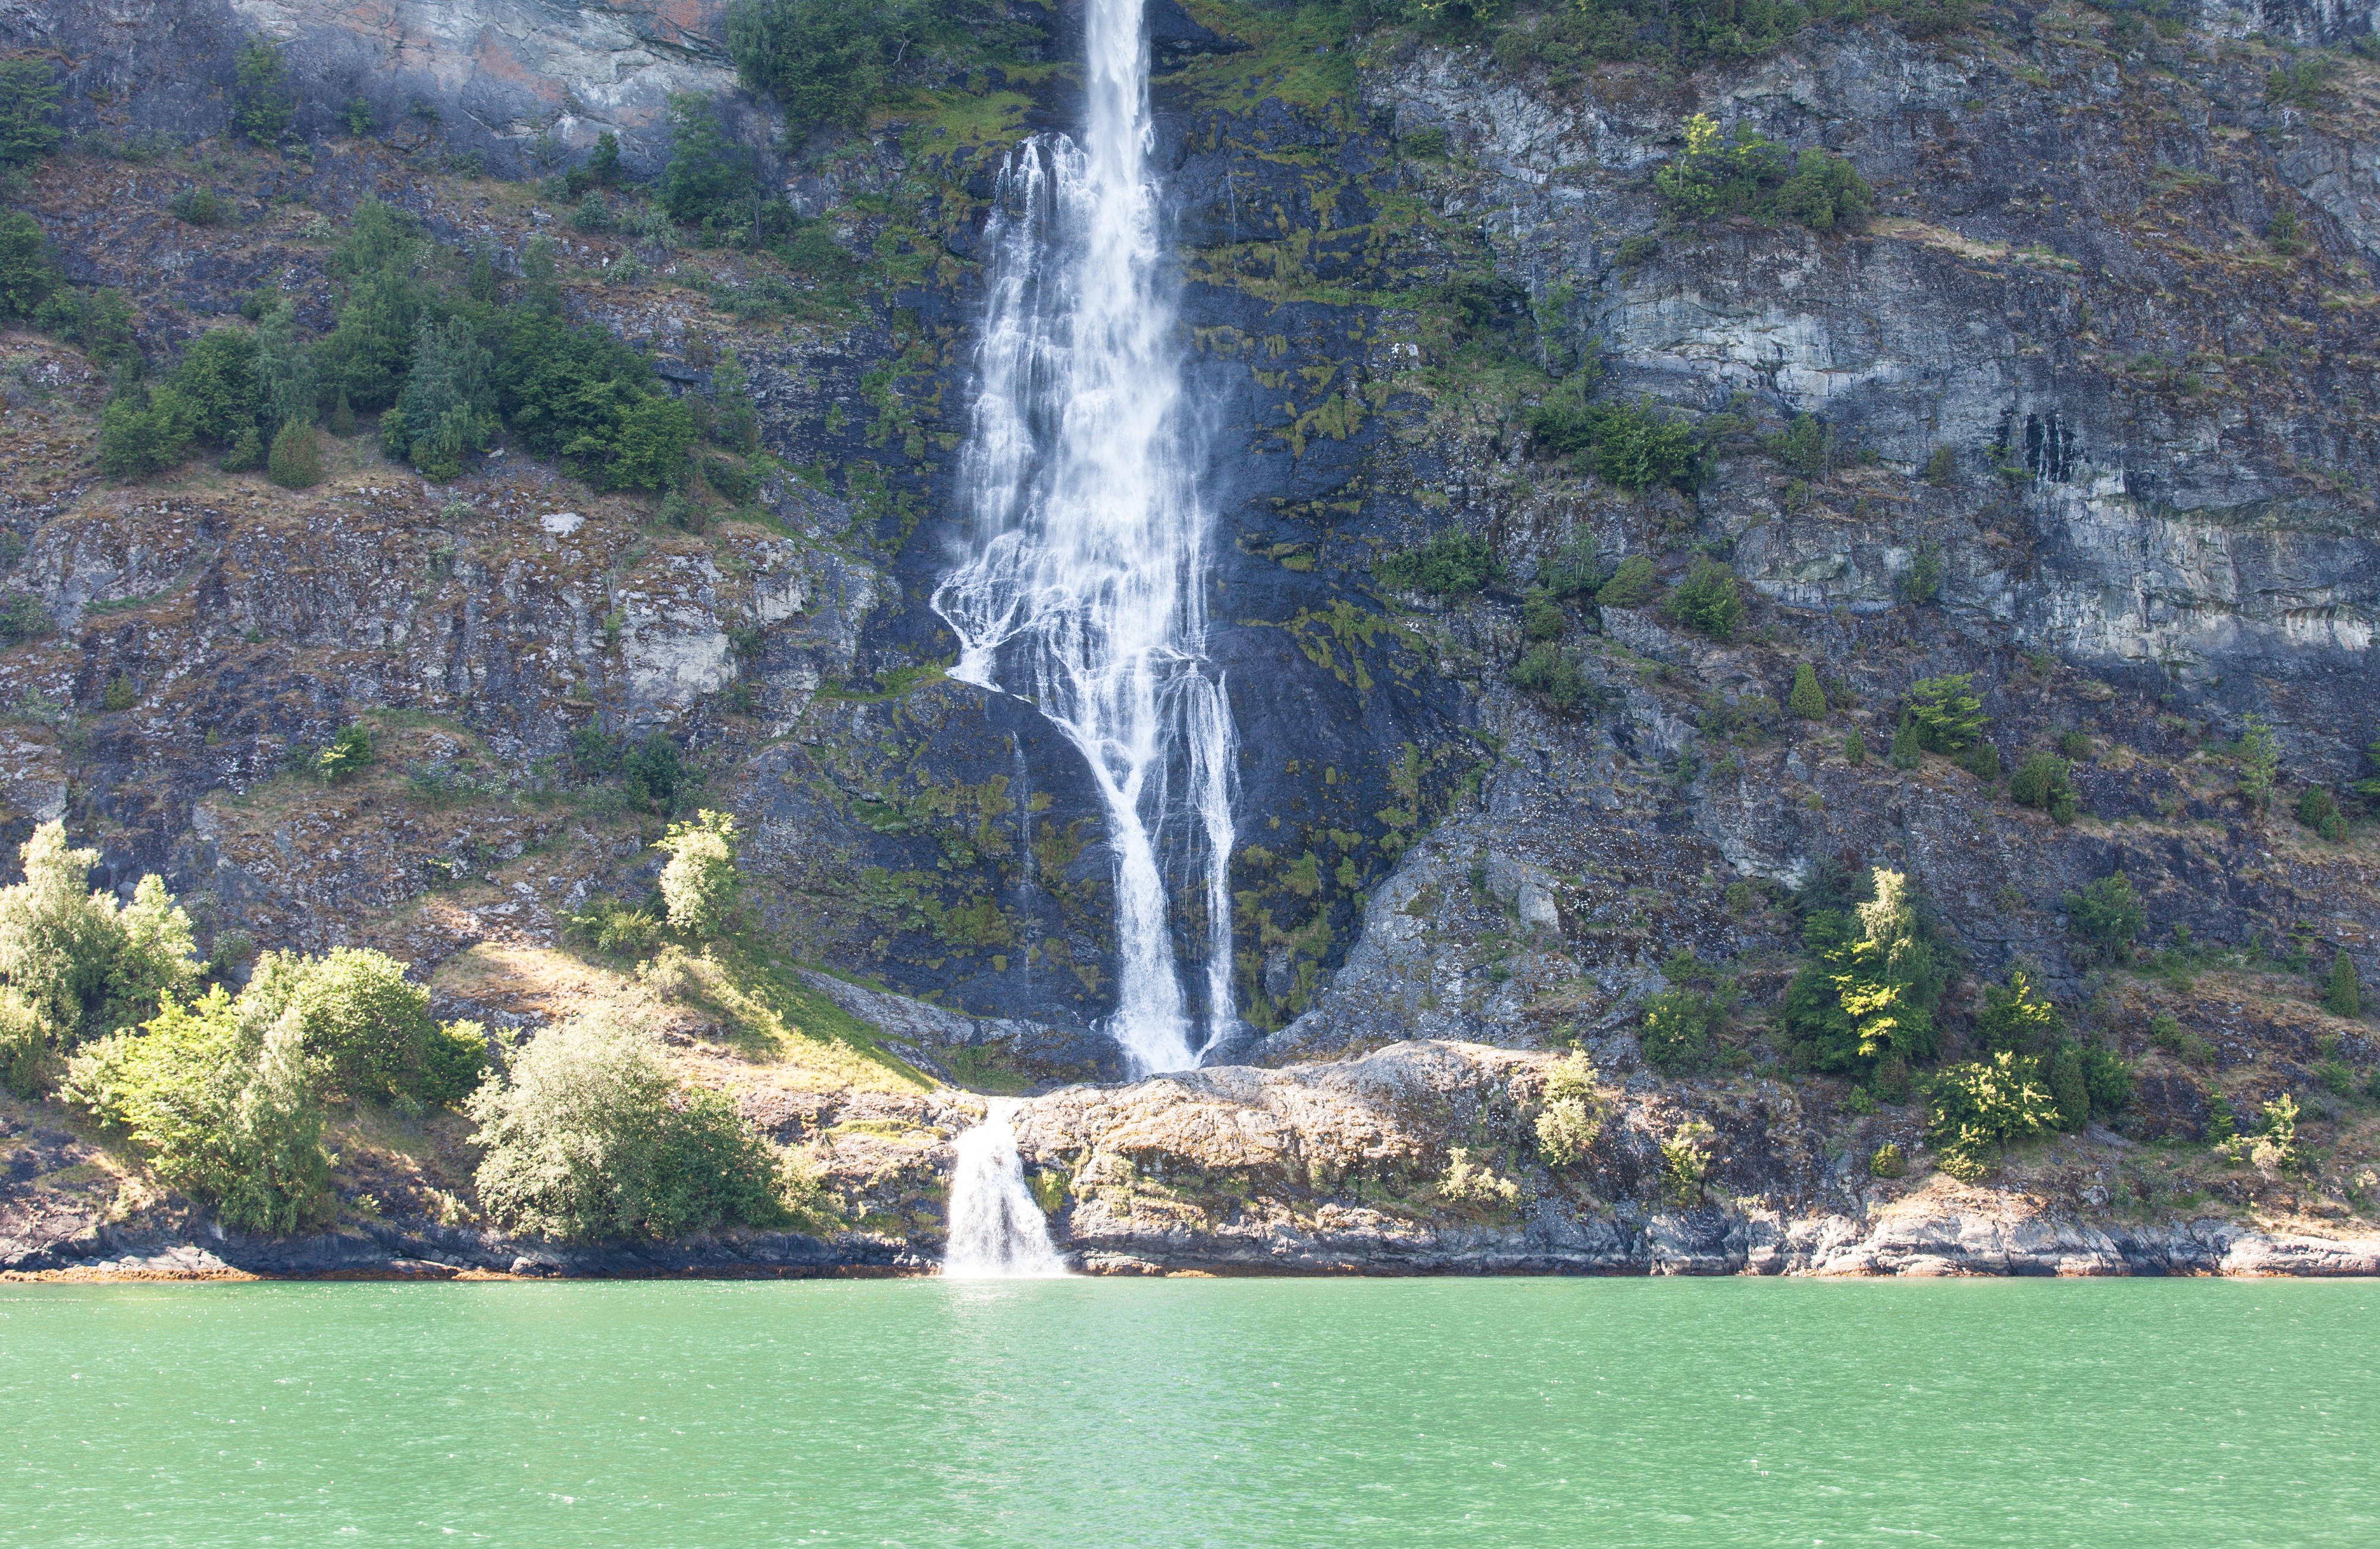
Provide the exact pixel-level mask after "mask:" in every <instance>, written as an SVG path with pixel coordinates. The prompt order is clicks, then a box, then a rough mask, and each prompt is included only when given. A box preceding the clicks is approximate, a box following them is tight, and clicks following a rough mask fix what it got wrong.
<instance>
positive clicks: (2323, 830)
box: [2298, 785, 2347, 841]
mask: <svg viewBox="0 0 2380 1549" xmlns="http://www.w3.org/2000/svg"><path fill="white" fill-rule="evenodd" d="M2298 821H2299V822H2301V823H2302V824H2304V825H2305V826H2306V827H2307V828H2309V829H2313V831H2314V832H2316V833H2318V834H2320V835H2322V837H2323V838H2325V839H2327V840H2332V841H2338V840H2342V839H2345V838H2346V837H2347V819H2346V818H2345V817H2342V816H2340V814H2339V810H2338V797H2337V796H2334V795H2332V794H2331V793H2329V792H2327V791H2325V790H2324V789H2323V788H2322V787H2321V786H2319V785H2315V786H2310V787H2308V788H2307V790H2306V793H2305V794H2303V795H2301V796H2300V797H2299V798H2298Z"/></svg>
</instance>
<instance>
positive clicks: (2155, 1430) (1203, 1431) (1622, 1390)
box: [0, 1278, 2380, 1549]
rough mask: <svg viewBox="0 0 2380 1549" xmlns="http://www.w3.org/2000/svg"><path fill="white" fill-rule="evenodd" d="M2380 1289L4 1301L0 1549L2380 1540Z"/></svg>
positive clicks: (1466, 1290) (1446, 1285)
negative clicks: (93, 1548) (105, 1548)
mask: <svg viewBox="0 0 2380 1549" xmlns="http://www.w3.org/2000/svg"><path fill="white" fill-rule="evenodd" d="M2375 1351H2380V1285H2374V1284H2371V1283H2366V1282H2342V1281H2334V1282H2311V1283H2309V1282H2274V1281H2119V1282H2082V1281H2037V1280H2036V1281H1947V1282H1946V1281H1936V1282H1918V1283H1901V1282H1858V1283H1840V1282H1810V1281H1787V1282H1779V1281H1751V1280H1720V1281H1694V1280H1689V1281H1679V1280H1660V1281H1645V1280H1330V1281H1314V1280H1170V1281H1129V1282H1119V1281H1112V1280H1099V1279H1084V1278H1077V1279H1068V1280H1011V1281H991V1282H975V1283H958V1282H948V1281H938V1280H906V1281H876V1282H861V1283H851V1282H808V1283H765V1284H764V1283H751V1282H678V1283H666V1284H663V1283H652V1282H642V1283H638V1282H625V1283H622V1282H613V1283H586V1282H581V1283H575V1284H485V1285H445V1286H392V1285H369V1284H344V1285H323V1284H314V1285H289V1284H284V1285H249V1286H214V1287H149V1286H109V1287H70V1286H25V1285H17V1286H6V1287H0V1407H4V1408H5V1412H6V1415H7V1421H8V1423H7V1428H6V1442H5V1446H6V1452H5V1455H0V1544H5V1545H10V1546H14V1545H20V1544H21V1545H32V1544H40V1545H43V1546H45V1549H61V1546H69V1545H96V1544H107V1545H113V1546H140V1545H151V1544H160V1545H164V1544H172V1545H231V1544H241V1545H249V1544H264V1543H288V1544H301V1543H302V1544H326V1543H356V1544H371V1543H483V1544H494V1545H556V1546H565V1545H566V1546H573V1549H589V1546H600V1545H623V1546H631V1545H632V1546H635V1549H747V1546H748V1549H785V1546H791V1545H802V1544H833V1545H880V1546H882V1545H897V1546H912V1549H927V1546H945V1545H986V1546H990V1545H1000V1546H1009V1545H1015V1546H1027V1545H1029V1546H1032V1549H1105V1546H1141V1545H1147V1546H1149V1549H1160V1546H1161V1549H1177V1546H1188V1545H1214V1546H1217V1549H1225V1546H1228V1549H1285V1546H1290V1545H1297V1546H1305V1545H1330V1546H1338V1545H1348V1544H1364V1545H1369V1544H1380V1545H1392V1544H1439V1543H1443V1544H1461V1545H1465V1546H1479V1545H1531V1546H1535V1545H1546V1546H1554V1545H1561V1546H1573V1545H1586V1544H1631V1545H1633V1544H1648V1545H1670V1544H1675V1545H1695V1546H1709V1545H1721V1544H1797V1545H1807V1544H1842V1543H1904V1542H1908V1541H1912V1540H1916V1541H1925V1542H1934V1543H1953V1544H2023V1545H2028V1546H2034V1549H2038V1546H2041V1545H2062V1544H2091V1545H2108V1544H2158V1545H2165V1544H2171V1545H2209V1544H2223V1545H2277V1544H2308V1543H2373V1542H2375V1541H2380V1467H2375V1450H2380V1370H2376V1369H2375V1367H2380V1357H2375V1353H2374V1352H2375Z"/></svg>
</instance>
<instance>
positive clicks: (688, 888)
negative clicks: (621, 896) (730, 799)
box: [653, 810, 743, 937]
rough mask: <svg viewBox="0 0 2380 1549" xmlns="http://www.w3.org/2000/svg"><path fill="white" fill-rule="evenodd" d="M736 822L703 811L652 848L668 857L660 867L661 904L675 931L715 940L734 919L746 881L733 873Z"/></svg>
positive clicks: (673, 828)
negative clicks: (738, 891)
mask: <svg viewBox="0 0 2380 1549" xmlns="http://www.w3.org/2000/svg"><path fill="white" fill-rule="evenodd" d="M737 837H738V836H737V834H736V831H735V818H734V817H730V816H729V815H728V814H726V813H723V812H710V811H707V810H706V811H703V812H699V813H697V814H696V815H695V819H694V821H693V822H691V823H673V824H671V825H670V826H669V831H668V832H667V833H665V834H663V835H662V837H661V838H660V839H659V840H657V841H654V844H653V848H654V849H656V850H665V851H667V852H668V853H669V857H670V859H669V865H665V866H663V867H662V880H661V889H662V902H663V903H665V904H667V905H668V907H669V923H670V928H671V929H673V930H678V931H683V932H685V933H686V935H688V936H694V937H710V936H716V935H718V934H719V933H720V932H721V931H722V930H723V929H725V928H726V926H727V924H728V922H729V920H731V919H732V918H733V917H734V916H735V895H736V891H737V889H739V888H740V887H741V886H742V881H743V879H742V877H740V876H739V875H738V874H737V872H736V870H735V841H736V839H737Z"/></svg>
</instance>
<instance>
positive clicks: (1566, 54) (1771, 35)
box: [1360, 0, 1843, 75]
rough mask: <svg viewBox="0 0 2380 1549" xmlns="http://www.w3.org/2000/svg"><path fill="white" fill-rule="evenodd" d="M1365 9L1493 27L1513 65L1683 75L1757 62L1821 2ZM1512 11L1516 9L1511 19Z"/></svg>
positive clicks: (1437, 0)
mask: <svg viewBox="0 0 2380 1549" xmlns="http://www.w3.org/2000/svg"><path fill="white" fill-rule="evenodd" d="M1360 4H1361V6H1362V8H1363V9H1365V10H1368V11H1370V12H1373V13H1375V14H1378V13H1386V15H1388V16H1389V17H1391V18H1396V19H1400V20H1407V21H1413V22H1416V23H1418V24H1419V25H1420V27H1421V29H1422V30H1423V31H1425V32H1428V33H1433V34H1436V35H1439V36H1444V37H1449V38H1462V37H1466V36H1468V35H1471V34H1472V33H1475V32H1478V31H1483V30H1490V29H1493V30H1495V32H1496V34H1497V35H1496V54H1497V57H1498V58H1499V59H1500V60H1501V61H1502V62H1503V63H1504V64H1505V66H1506V67H1508V68H1516V67H1523V66H1526V65H1535V66H1537V67H1542V68H1545V69H1548V70H1550V71H1554V72H1558V73H1560V74H1562V75H1568V74H1569V73H1571V72H1573V71H1575V70H1578V69H1580V68H1583V67H1586V66H1588V65H1590V64H1592V63H1593V62H1596V61H1613V62H1618V61H1637V62H1640V63H1644V64H1647V65H1652V66H1655V67H1659V68H1662V69H1664V70H1670V71H1675V72H1677V73H1679V74H1684V73H1685V72H1688V71H1691V70H1694V69H1696V68H1698V67H1701V66H1703V65H1705V64H1706V63H1708V62H1710V61H1712V60H1719V59H1755V58H1758V57H1759V56H1760V55H1762V54H1767V53H1768V52H1769V51H1770V50H1772V49H1775V48H1777V47H1779V45H1781V44H1782V43H1784V42H1786V41H1787V40H1789V39H1791V37H1792V36H1793V35H1794V34H1795V33H1797V32H1799V31H1800V30H1802V29H1803V27H1804V26H1806V25H1808V23H1809V19H1810V16H1811V14H1812V11H1813V10H1815V9H1819V8H1820V6H1823V7H1824V12H1825V14H1834V13H1835V12H1837V11H1839V10H1840V9H1842V8H1843V7H1842V6H1840V4H1836V3H1829V0H1820V6H1799V5H1794V4H1791V3H1789V0H1555V3H1552V4H1548V5H1546V6H1540V7H1536V8H1533V9H1527V10H1521V9H1519V8H1517V7H1513V6H1504V5H1500V4H1499V3H1498V0H1360ZM1506 13H1516V14H1511V15H1510V19H1506V16H1505V14H1506Z"/></svg>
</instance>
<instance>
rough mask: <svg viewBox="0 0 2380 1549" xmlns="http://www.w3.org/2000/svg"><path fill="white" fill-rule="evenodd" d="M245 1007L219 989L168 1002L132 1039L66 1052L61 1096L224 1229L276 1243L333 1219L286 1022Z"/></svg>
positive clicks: (309, 1098)
mask: <svg viewBox="0 0 2380 1549" xmlns="http://www.w3.org/2000/svg"><path fill="white" fill-rule="evenodd" d="M245 1001H246V998H245V997H243V998H242V1000H241V1001H240V1002H238V1003H235V1002H234V1001H233V1000H232V999H231V998H229V997H228V996H226V995H225V993H224V990H223V987H222V986H220V985H218V986H215V987H214V988H213V989H212V991H210V992H209V993H208V995H207V996H206V998H204V999H201V1000H200V1001H198V1002H196V1003H195V1004H191V1005H188V1006H184V1005H181V1004H178V1003H176V1002H173V1001H170V1000H169V1001H168V1002H167V1003H166V1004H165V1005H164V1007H163V1008H161V1009H160V1010H159V1011H158V1014H157V1015H156V1016H155V1017H154V1018H153V1019H152V1021H151V1022H150V1023H148V1025H147V1027H146V1028H145V1029H144V1030H143V1031H142V1032H141V1033H140V1034H139V1035H132V1034H129V1033H120V1034H117V1035H115V1036H112V1037H108V1038H103V1039H102V1040H100V1041H99V1042H98V1043H97V1044H95V1045H93V1046H91V1048H90V1049H89V1050H88V1051H86V1052H85V1053H82V1054H80V1055H78V1056H77V1057H76V1058H75V1059H74V1060H73V1062H72V1064H71V1065H70V1066H69V1067H68V1070H67V1079H66V1083H65V1085H64V1088H63V1091H64V1095H65V1096H66V1097H67V1100H68V1101H70V1102H73V1103H75V1104H77V1105H79V1107H83V1108H85V1109H87V1110H88V1111H89V1112H90V1113H91V1115H92V1116H93V1117H94V1118H96V1119H99V1120H100V1121H101V1122H102V1123H104V1124H106V1125H108V1126H110V1127H111V1128H113V1129H115V1130H116V1131H120V1132H121V1133H123V1134H124V1135H125V1136H126V1137H127V1138H128V1140H130V1141H131V1143H132V1144H134V1145H135V1146H136V1147H138V1148H139V1149H140V1152H141V1153H142V1154H143V1155H144V1156H146V1157H147V1159H148V1161H149V1164H150V1166H151V1167H152V1168H154V1169H155V1170H156V1172H157V1175H158V1176H159V1177H160V1178H161V1179H163V1180H164V1181H165V1182H166V1183H167V1184H168V1185H170V1186H172V1187H174V1188H176V1189H179V1190H180V1191H182V1192H184V1193H186V1194H188V1195H189V1196H190V1197H191V1198H193V1199H195V1200H198V1201H200V1202H201V1203H203V1204H214V1205H216V1206H218V1214H219V1216H220V1217H221V1219H222V1221H223V1223H224V1225H225V1226H227V1227H230V1228H234V1229H235V1230H239V1231H250V1232H260V1233H263V1234H266V1235H269V1236H274V1237H282V1236H287V1235H289V1234H291V1233H294V1232H299V1231H305V1230H308V1229H310V1228H316V1227H320V1226H322V1225H326V1224H327V1223H328V1222H329V1221H330V1220H331V1219H332V1217H333V1216H334V1214H335V1208H336V1207H335V1204H334V1200H333V1198H332V1194H331V1178H330V1174H331V1163H330V1157H329V1156H326V1155H325V1154H324V1152H323V1149H322V1109H321V1107H319V1106H318V1105H317V1103H316V1102H315V1100H314V1095H313V1092H312V1089H311V1086H310V1083H309V1081H308V1077H307V1071H306V1060H305V1055H304V1051H303V1049H302V1047H300V1043H301V1035H300V1033H299V1031H298V1028H297V1023H296V1022H295V1019H282V1020H279V1021H272V1022H268V1021H264V1020H261V1018H260V1017H259V1016H258V1015H257V1014H256V1013H255V1009H254V1008H251V1007H249V1006H248V1005H247V1004H246V1003H245Z"/></svg>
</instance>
